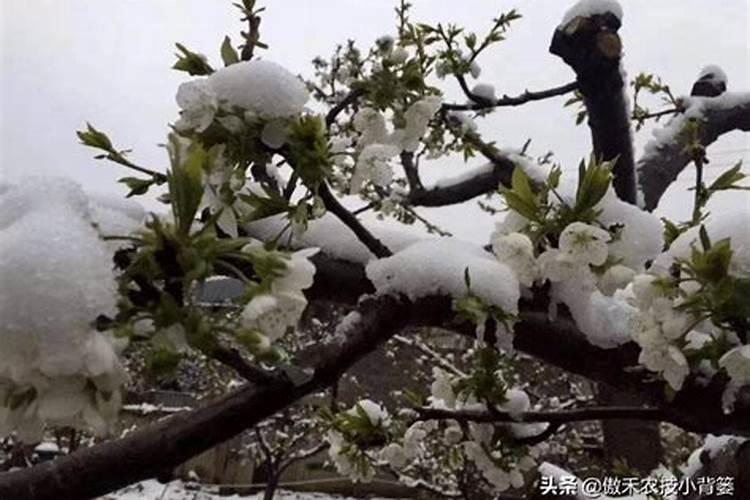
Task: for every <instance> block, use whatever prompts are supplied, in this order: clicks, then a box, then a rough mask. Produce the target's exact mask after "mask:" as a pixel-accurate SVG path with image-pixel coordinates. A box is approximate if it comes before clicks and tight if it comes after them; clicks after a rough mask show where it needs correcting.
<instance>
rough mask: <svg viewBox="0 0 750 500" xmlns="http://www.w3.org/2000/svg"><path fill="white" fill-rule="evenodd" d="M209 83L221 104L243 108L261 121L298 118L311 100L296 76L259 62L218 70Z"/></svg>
mask: <svg viewBox="0 0 750 500" xmlns="http://www.w3.org/2000/svg"><path fill="white" fill-rule="evenodd" d="M208 84H209V85H210V86H211V88H212V89H213V91H214V92H215V94H216V96H217V98H218V99H219V102H220V104H222V105H226V106H228V107H229V108H230V109H231V108H234V107H239V108H242V109H244V110H246V111H249V112H251V113H254V114H255V115H257V116H259V117H261V118H284V117H289V116H294V115H298V114H299V113H301V112H302V110H303V108H304V106H305V104H306V103H307V101H308V99H309V98H310V95H309V93H308V91H307V89H306V88H305V84H304V83H303V82H302V80H300V79H299V78H298V77H297V76H295V75H293V74H292V73H290V72H289V71H288V70H286V69H285V68H284V67H282V66H280V65H278V64H276V63H274V62H271V61H265V60H260V59H254V60H252V61H246V62H239V63H236V64H232V65H231V66H227V67H225V68H221V69H220V70H218V71H216V72H215V73H213V74H212V75H211V76H209V77H208Z"/></svg>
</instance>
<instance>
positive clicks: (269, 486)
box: [263, 474, 280, 500]
mask: <svg viewBox="0 0 750 500" xmlns="http://www.w3.org/2000/svg"><path fill="white" fill-rule="evenodd" d="M279 479H280V478H279V475H278V474H269V476H268V479H267V480H266V489H265V490H263V500H273V497H274V495H275V494H276V489H277V488H278V487H279Z"/></svg>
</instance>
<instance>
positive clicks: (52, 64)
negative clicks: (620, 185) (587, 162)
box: [0, 0, 750, 239]
mask: <svg viewBox="0 0 750 500" xmlns="http://www.w3.org/2000/svg"><path fill="white" fill-rule="evenodd" d="M259 3H261V4H262V5H265V6H267V12H266V13H265V14H264V17H263V23H262V31H261V33H262V39H263V41H265V42H266V43H268V44H269V45H270V49H269V50H268V51H263V52H262V56H263V57H264V58H266V59H270V60H273V61H276V62H278V63H280V64H282V65H284V66H286V67H287V68H288V69H290V70H291V71H293V72H295V73H299V74H302V75H307V76H309V75H311V66H310V64H309V61H310V60H311V59H312V58H313V57H315V56H317V55H323V56H328V55H330V54H331V53H332V51H333V49H334V47H335V46H336V44H337V43H341V42H343V41H345V40H346V39H347V38H355V39H356V40H357V41H358V42H360V44H361V45H362V46H364V47H367V46H369V45H370V44H371V43H372V42H373V40H374V39H375V38H377V37H378V36H380V35H383V34H388V33H390V34H394V32H395V27H394V14H393V7H394V6H395V3H396V2H395V1H393V2H392V1H389V0H377V1H374V0H371V1H365V0H317V1H311V0H266V1H265V2H259ZM413 3H414V4H415V8H414V13H413V17H414V18H415V19H419V20H423V21H429V22H438V21H441V22H454V23H457V24H460V25H463V26H465V27H467V28H468V29H469V30H474V31H477V32H479V33H482V32H483V31H484V30H485V29H486V28H488V26H489V25H490V24H491V19H492V17H493V16H495V15H497V14H498V13H499V12H501V11H504V10H508V9H510V8H514V7H515V8H517V9H519V10H520V11H521V13H522V14H523V16H524V18H523V19H521V20H520V21H518V22H517V23H516V24H515V25H514V27H513V28H512V30H511V31H510V33H509V36H508V40H507V41H506V42H504V43H502V44H501V45H499V46H497V48H496V49H494V50H493V51H490V52H488V53H486V54H485V55H484V57H483V58H482V59H481V60H480V64H481V66H482V69H483V72H482V75H481V77H480V79H479V80H480V81H482V82H487V83H492V84H493V85H495V87H496V88H497V89H498V92H499V93H507V94H511V95H513V94H517V93H519V92H521V91H523V90H524V89H525V88H529V89H531V90H534V89H543V88H547V87H551V86H556V85H560V84H563V83H567V82H568V81H570V80H571V79H572V77H573V75H572V71H571V70H570V69H569V68H568V67H567V66H566V65H565V64H564V63H563V62H562V61H560V60H559V59H557V58H556V57H554V56H551V55H550V54H549V53H548V52H547V48H548V45H549V41H550V38H551V35H552V32H553V30H554V27H555V26H556V25H557V23H558V22H559V20H560V19H561V17H562V14H563V12H564V11H565V10H566V8H567V7H568V6H569V5H570V4H571V3H572V2H568V1H563V0H525V1H520V0H518V1H515V2H514V1H505V0H503V1H490V0H461V1H447V0H414V2H413ZM621 3H622V4H623V8H624V11H625V17H624V20H623V21H624V26H623V28H622V30H621V36H622V38H623V43H624V47H625V59H624V63H625V67H626V69H627V71H628V73H629V74H630V75H631V76H633V75H635V74H637V73H638V72H640V71H648V72H656V73H658V74H659V75H661V76H662V77H663V78H664V80H665V81H666V82H668V83H669V84H670V85H672V87H673V89H674V90H675V91H676V92H677V93H685V94H686V93H688V92H689V90H690V87H691V85H692V82H693V81H694V80H695V77H696V75H697V73H698V72H699V70H700V69H701V67H703V66H704V65H706V64H719V65H720V66H722V67H723V68H724V69H725V71H726V72H727V74H728V76H729V87H730V90H750V62H749V61H750V0H729V1H722V2H718V1H716V0H659V1H653V0H625V1H622V0H621ZM0 23H1V24H0V31H1V32H2V46H1V47H0V50H1V51H2V64H1V66H0V70H1V74H2V76H1V79H0V85H1V87H0V127H2V128H1V129H0V174H2V175H5V176H8V177H11V178H12V177H14V176H17V175H21V174H25V173H33V174H42V175H65V176H69V177H73V178H75V179H76V180H78V181H79V182H81V183H82V184H83V185H84V186H85V187H86V188H87V189H89V190H95V191H104V192H110V193H122V192H124V190H123V189H122V188H119V187H118V186H116V185H115V182H114V181H115V180H116V179H117V178H118V177H121V176H123V175H128V172H127V170H123V169H121V168H120V167H117V166H115V165H109V164H105V163H101V162H96V161H94V160H92V159H91V157H92V151H91V150H87V149H86V148H84V147H82V146H79V145H78V144H77V140H76V137H75V133H74V132H75V130H77V129H79V128H81V127H83V126H84V124H85V122H86V121H90V122H91V123H93V124H94V125H95V126H97V127H98V128H100V129H102V130H105V131H107V132H108V133H109V134H110V137H111V138H112V139H113V141H114V142H115V144H116V145H117V146H119V147H122V148H125V147H128V148H133V149H134V152H133V154H132V158H133V159H134V160H135V161H136V162H138V163H142V164H145V165H149V166H152V167H153V168H156V169H163V168H164V165H165V163H166V155H165V153H164V151H163V150H162V149H161V148H158V147H157V146H156V144H157V143H160V142H163V140H164V137H165V134H166V130H167V128H166V126H167V123H169V122H172V121H174V120H175V118H176V116H177V107H176V104H175V103H174V94H175V90H176V88H177V85H179V83H180V82H181V81H184V80H185V79H186V76H187V75H185V74H184V73H179V72H176V71H173V70H170V69H169V67H170V66H171V65H172V64H173V62H174V55H173V52H174V51H173V47H174V45H173V44H174V42H176V41H179V42H182V43H184V44H185V45H187V46H188V47H190V48H192V49H194V50H196V51H200V52H204V53H206V54H207V55H208V56H209V58H211V60H212V61H213V62H214V63H215V64H214V65H215V66H219V65H220V64H219V61H220V59H219V56H218V49H219V45H220V43H221V40H222V39H223V37H224V35H226V34H229V35H230V36H232V38H233V40H234V41H235V42H237V41H238V40H239V37H238V36H237V33H238V31H239V29H241V28H244V27H243V26H241V25H240V23H239V22H238V11H237V10H236V9H235V8H234V7H232V6H231V2H230V1H228V0H227V1H218V0H65V1H60V0H0ZM443 88H444V89H445V92H446V95H447V96H448V98H449V100H450V99H458V98H459V97H460V94H459V91H458V89H457V86H456V85H455V84H454V82H453V81H451V80H446V81H445V82H443ZM562 102H563V99H562V98H557V99H551V100H548V101H544V102H540V103H534V104H531V105H527V106H524V107H522V108H518V109H509V108H503V109H500V110H499V111H498V112H497V113H495V114H494V115H493V116H492V117H491V118H489V119H487V120H485V121H484V122H483V123H482V125H481V131H482V132H483V133H484V135H485V137H486V139H488V140H494V141H496V142H497V144H498V145H499V146H508V147H516V148H518V147H521V146H522V144H523V143H524V142H525V141H526V139H527V138H531V139H532V148H531V152H532V153H534V154H542V153H544V152H546V151H547V150H552V151H554V152H555V155H556V158H558V159H559V160H560V161H562V162H563V164H564V165H565V166H566V167H571V168H573V167H575V165H576V164H577V162H578V161H579V160H580V158H582V157H584V156H586V155H588V153H589V151H590V147H591V146H590V136H589V131H588V129H587V128H586V127H585V126H580V127H576V126H574V115H573V111H572V110H571V109H563V108H562ZM650 135H651V132H650V128H646V129H644V130H642V131H641V132H639V133H638V135H637V140H636V155H637V156H639V155H640V151H641V150H642V147H643V145H644V144H645V142H646V141H647V140H648V138H649V137H650ZM709 155H710V156H711V157H712V158H713V163H712V166H711V168H710V169H709V171H708V178H709V179H711V178H712V177H714V176H715V175H716V173H717V172H718V171H719V168H720V167H727V166H729V165H730V164H731V163H732V162H734V161H736V160H738V159H740V158H745V159H746V163H748V161H749V160H748V159H750V135H747V134H745V135H744V136H743V135H741V134H739V133H733V134H729V135H727V136H725V137H723V138H722V139H721V140H720V141H718V142H717V143H716V144H715V145H714V146H712V147H711V148H710V149H709ZM463 167H464V165H463V164H462V163H461V162H457V161H451V162H445V161H443V162H440V163H439V164H438V165H435V166H433V167H432V168H430V167H427V169H428V170H427V171H426V172H425V173H424V177H425V178H426V179H427V180H433V179H437V178H439V177H442V176H449V175H455V174H456V173H460V169H461V168H463ZM690 175H691V172H686V173H685V174H683V176H682V177H681V178H680V179H679V180H678V181H677V183H676V184H675V185H674V186H673V188H672V189H671V190H670V192H669V193H668V196H667V198H666V199H665V201H664V202H663V206H662V207H661V209H660V210H661V212H662V213H664V214H666V215H668V216H670V217H675V218H686V217H688V215H689V210H690V207H689V204H688V203H686V200H687V199H688V198H687V197H686V195H685V193H684V189H685V188H686V187H687V186H688V185H689V178H690ZM470 205H471V206H464V207H461V208H458V209H457V208H455V207H453V208H450V209H437V210H430V211H428V213H429V215H430V217H432V218H434V219H435V220H436V221H438V222H439V223H441V224H443V225H444V226H446V227H447V228H448V229H450V230H452V231H454V232H455V233H456V234H457V235H459V236H462V237H465V238H471V239H475V238H476V237H478V236H481V237H482V238H486V234H487V232H486V231H487V229H489V228H490V227H491V225H492V221H491V219H489V218H480V217H474V215H475V214H477V213H478V211H477V210H476V208H473V204H470ZM730 206H732V207H734V208H737V207H739V208H742V209H745V210H750V197H748V196H746V195H743V194H736V195H733V196H731V197H729V198H727V199H726V200H724V201H723V202H721V203H719V204H718V205H717V206H715V207H713V209H714V211H715V212H717V213H718V212H722V211H724V210H725V209H726V208H727V207H730ZM469 216H470V217H471V219H470V220H472V224H466V220H467V217H469Z"/></svg>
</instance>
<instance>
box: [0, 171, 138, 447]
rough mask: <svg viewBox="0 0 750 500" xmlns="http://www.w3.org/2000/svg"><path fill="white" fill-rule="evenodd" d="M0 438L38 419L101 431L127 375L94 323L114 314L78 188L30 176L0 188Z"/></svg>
mask: <svg viewBox="0 0 750 500" xmlns="http://www.w3.org/2000/svg"><path fill="white" fill-rule="evenodd" d="M0 213H1V214H2V216H0V276H2V280H3V286H2V287H0V317H2V318H3V325H2V328H0V336H1V337H2V340H3V349H2V351H0V401H2V402H3V406H0V435H6V434H7V433H9V432H11V431H13V430H16V431H18V432H19V434H20V435H21V436H22V438H26V439H29V440H30V441H33V440H34V439H35V438H37V437H38V436H39V434H40V433H41V431H42V430H43V428H44V424H45V423H47V424H55V425H71V426H76V427H91V428H93V430H94V431H95V432H97V433H99V434H104V433H106V432H107V431H108V428H109V425H110V424H111V423H112V421H113V419H114V417H115V415H116V413H117V410H118V408H119V405H120V386H121V384H122V383H123V382H124V381H125V379H126V374H125V372H124V369H123V367H122V365H121V364H120V361H119V360H118V357H117V347H118V346H117V342H116V341H115V340H114V338H113V337H111V336H109V335H108V334H105V333H100V332H98V331H96V330H95V328H94V326H93V325H94V321H95V320H96V319H97V317H98V316H99V315H101V314H107V315H111V314H112V313H113V312H114V311H115V290H116V286H115V280H114V274H113V271H112V267H113V266H112V261H111V255H110V253H109V249H108V247H107V245H106V244H105V243H104V242H103V241H102V240H101V239H100V236H99V233H97V230H96V228H95V226H94V223H95V222H96V221H95V220H94V219H92V217H91V211H90V209H89V200H88V198H87V196H86V195H85V193H84V192H83V191H82V189H81V188H80V186H78V185H77V184H75V183H73V182H72V181H68V180H65V179H61V178H52V179H49V178H44V179H42V178H29V179H23V180H21V181H20V182H18V183H17V184H13V185H10V186H7V185H6V186H5V187H4V189H0Z"/></svg>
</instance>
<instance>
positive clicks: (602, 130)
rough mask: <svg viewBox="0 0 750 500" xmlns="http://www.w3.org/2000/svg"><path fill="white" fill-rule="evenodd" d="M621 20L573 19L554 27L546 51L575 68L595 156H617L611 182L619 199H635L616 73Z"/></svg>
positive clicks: (628, 138) (621, 92)
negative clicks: (550, 42)
mask: <svg viewBox="0 0 750 500" xmlns="http://www.w3.org/2000/svg"><path fill="white" fill-rule="evenodd" d="M620 25H621V23H620V20H619V19H618V18H617V17H616V16H615V15H613V14H611V13H606V14H604V15H594V16H591V17H588V18H581V17H577V18H575V19H573V20H572V21H571V22H569V23H568V24H567V25H565V26H559V27H558V28H557V29H556V30H555V34H554V37H553V38H552V44H551V45H550V52H551V53H552V54H555V55H557V56H559V57H561V58H562V59H563V60H564V61H565V62H566V63H567V64H568V65H569V66H570V67H571V68H572V69H573V71H575V73H576V76H577V82H578V89H579V90H580V91H581V94H583V101H584V104H585V105H586V109H587V111H588V116H589V127H590V129H591V137H592V141H593V146H594V154H595V155H596V156H597V157H598V158H601V159H604V160H613V159H615V158H616V159H617V163H616V164H615V167H614V170H613V173H614V182H613V186H614V188H615V191H616V192H617V195H618V196H619V197H620V199H622V200H624V201H627V202H630V203H635V201H636V185H635V166H634V160H633V138H632V133H631V128H630V111H629V110H628V105H627V101H626V99H625V95H624V89H625V82H624V80H623V77H622V73H621V72H620V63H621V55H622V42H621V41H620V37H619V36H618V35H617V30H618V29H619V28H620Z"/></svg>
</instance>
